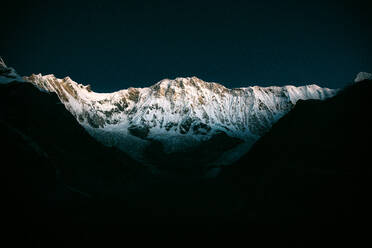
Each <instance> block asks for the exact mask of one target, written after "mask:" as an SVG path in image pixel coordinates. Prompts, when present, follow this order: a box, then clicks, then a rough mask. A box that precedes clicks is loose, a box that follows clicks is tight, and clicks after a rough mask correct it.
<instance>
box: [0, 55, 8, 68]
mask: <svg viewBox="0 0 372 248" xmlns="http://www.w3.org/2000/svg"><path fill="white" fill-rule="evenodd" d="M1 67H3V68H7V66H6V64H5V62H4V60H3V58H2V57H0V68H1Z"/></svg>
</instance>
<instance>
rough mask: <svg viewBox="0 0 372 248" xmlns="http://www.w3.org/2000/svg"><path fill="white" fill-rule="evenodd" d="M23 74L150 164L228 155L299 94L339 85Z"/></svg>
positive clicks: (325, 93)
mask: <svg viewBox="0 0 372 248" xmlns="http://www.w3.org/2000/svg"><path fill="white" fill-rule="evenodd" d="M25 80H27V81H30V82H32V83H33V84H34V85H35V86H36V87H38V88H39V89H40V90H42V91H47V92H55V93H56V94H57V95H58V97H59V98H60V100H61V102H62V103H63V104H65V106H66V108H67V109H68V110H69V111H70V112H71V113H72V114H73V115H74V116H75V118H76V119H77V120H78V121H79V123H80V124H81V125H82V126H84V127H85V129H86V130H87V131H88V132H89V133H90V134H91V135H92V136H94V137H95V138H97V139H98V140H100V141H101V142H102V143H104V144H105V145H107V146H116V147H118V148H120V149H121V150H123V151H126V152H127V153H128V154H130V155H131V156H133V157H134V158H136V159H137V160H140V161H142V162H145V163H147V164H153V165H154V164H155V165H156V164H164V163H165V162H170V161H172V164H174V162H177V163H176V164H178V165H181V164H182V166H186V167H187V166H190V163H189V162H190V161H194V163H195V161H199V162H200V163H203V164H207V165H217V164H218V165H221V164H228V163H231V162H232V161H234V160H235V159H237V158H239V157H240V156H241V155H242V154H243V153H245V152H246V151H247V150H248V149H249V147H250V146H251V145H252V144H253V143H254V142H255V141H256V140H257V139H258V138H259V137H261V136H262V135H263V134H264V133H265V132H267V131H268V130H269V128H270V127H271V126H272V124H273V123H275V122H276V121H277V120H278V119H279V118H281V117H282V116H283V115H284V114H286V113H287V112H288V111H290V110H291V109H292V107H293V106H294V105H295V104H296V102H297V101H298V100H300V99H301V100H307V99H326V98H328V97H331V96H333V95H335V94H336V92H337V90H332V89H328V88H321V87H319V86H317V85H314V84H313V85H306V86H301V87H295V86H284V87H276V86H272V87H259V86H253V87H245V88H236V89H229V88H226V87H225V86H223V85H221V84H218V83H213V82H212V83H209V82H205V81H203V80H201V79H199V78H197V77H186V78H176V79H173V80H170V79H164V80H161V81H160V82H158V83H156V84H154V85H152V86H150V87H147V88H129V89H125V90H120V91H117V92H113V93H96V92H93V91H92V90H91V89H90V87H89V86H84V85H82V84H78V83H76V82H74V81H73V80H71V79H70V78H69V77H65V78H63V79H58V78H56V77H55V76H54V75H45V76H43V75H41V74H37V75H35V74H33V75H31V76H30V77H25ZM211 151H216V153H214V152H211ZM178 155H183V156H182V159H179V158H180V157H179V156H178ZM188 157H189V158H192V160H190V161H187V158H188ZM185 161H186V162H185ZM182 166H181V167H182Z"/></svg>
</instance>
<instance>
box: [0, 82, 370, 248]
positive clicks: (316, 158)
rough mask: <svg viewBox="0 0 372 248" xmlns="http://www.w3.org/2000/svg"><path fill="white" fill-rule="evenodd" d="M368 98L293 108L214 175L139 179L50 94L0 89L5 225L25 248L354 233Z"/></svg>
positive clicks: (365, 186)
mask: <svg viewBox="0 0 372 248" xmlns="http://www.w3.org/2000/svg"><path fill="white" fill-rule="evenodd" d="M371 97H372V82H371V81H364V82H360V83H357V84H353V85H351V86H350V87H348V88H346V89H345V90H343V91H342V92H340V93H339V94H338V95H337V96H336V97H334V98H331V99H328V100H326V101H301V102H299V103H298V104H297V105H296V107H295V108H294V109H293V110H292V111H291V112H290V113H289V114H287V115H286V116H284V117H283V118H282V119H281V120H279V122H277V124H275V125H274V126H273V127H272V129H271V130H270V132H268V133H267V134H266V135H265V136H264V137H263V138H262V139H260V140H259V141H258V142H257V143H256V144H255V145H254V147H253V148H252V149H251V150H250V152H249V153H248V154H246V155H245V156H244V157H243V158H242V159H241V160H239V161H238V162H237V163H235V164H234V165H231V166H229V167H226V168H225V169H224V170H223V171H222V173H221V175H220V176H219V177H218V178H215V179H204V180H201V179H195V180H190V181H189V182H183V181H179V180H178V178H175V179H172V178H159V177H155V176H153V175H150V174H149V173H148V171H147V169H146V168H144V167H143V166H142V165H141V164H138V163H136V162H135V161H133V160H132V159H130V158H129V157H128V156H127V155H126V154H124V153H122V152H120V151H118V150H115V149H112V148H107V147H104V146H103V145H101V144H100V143H98V142H97V141H95V140H94V139H93V138H92V137H90V136H89V135H88V134H87V132H86V131H85V130H84V129H83V128H82V127H81V126H80V125H79V124H78V123H77V121H76V120H75V119H74V117H73V116H72V115H71V114H70V113H69V112H68V111H67V110H66V109H65V108H64V106H63V105H62V104H60V103H59V100H58V98H57V96H56V95H54V94H47V93H44V92H40V91H39V90H37V89H36V88H35V87H33V86H32V85H31V84H26V83H16V82H14V83H10V84H3V85H0V103H1V105H0V106H1V108H0V127H1V129H0V138H1V143H2V148H1V151H2V152H1V156H2V160H3V161H5V162H4V163H2V170H3V174H4V175H6V190H5V191H6V192H5V193H6V194H5V198H4V199H5V203H6V204H5V205H6V206H7V213H8V217H9V218H7V221H6V222H5V224H6V225H7V227H8V228H7V229H8V230H9V233H11V234H12V236H15V239H14V240H17V241H19V242H24V243H26V244H28V246H37V245H46V246H48V245H49V246H55V245H56V244H59V245H66V246H68V245H69V242H70V241H72V240H79V241H82V242H91V241H94V240H95V239H96V238H102V239H111V240H113V239H117V240H125V239H126V238H130V237H131V235H132V234H133V233H135V234H136V235H140V236H142V237H146V236H147V235H150V234H156V235H157V236H159V237H161V236H169V235H174V234H176V235H182V236H184V237H190V233H200V234H202V235H205V234H207V233H209V232H210V233H221V234H222V235H221V236H214V237H215V238H218V237H227V236H228V235H230V234H234V236H235V238H236V239H241V240H243V241H245V242H247V243H249V242H250V241H251V240H252V239H253V238H257V237H260V236H261V235H262V236H264V237H266V239H268V237H273V235H279V236H281V237H282V238H283V237H285V238H288V239H290V240H294V239H301V240H309V239H310V240H311V239H316V240H317V239H324V238H325V237H324V236H323V235H322V234H324V233H323V232H322V228H321V227H325V226H327V227H328V226H329V225H333V226H334V225H335V224H336V225H338V228H337V229H335V228H334V227H333V229H332V230H333V231H334V232H336V230H337V233H338V235H340V233H344V232H348V231H351V230H352V229H354V230H355V229H358V227H361V225H360V224H359V223H360V222H362V221H364V220H366V221H367V220H368V218H367V217H369V216H370V214H369V213H370V209H371V206H370V204H368V200H369V197H368V196H369V194H370V189H371V168H370V166H369V163H368V161H369V158H370V156H369V151H370V141H371V130H370V122H369V115H370V112H371V111H370V104H369V101H370V99H371ZM361 220H362V221H361ZM349 223H352V224H350V225H349ZM289 226H290V227H289ZM293 227H294V228H293ZM305 227H306V228H307V229H308V230H307V231H304V230H305V229H304V228H305ZM340 230H341V231H340ZM257 234H260V235H257ZM360 234H361V235H362V233H360ZM327 235H328V238H329V237H330V231H328V232H327ZM304 236H306V239H304ZM192 237H194V236H192ZM192 237H191V238H192ZM326 238H327V237H326ZM236 239H235V240H236ZM268 240H271V241H272V242H274V241H275V240H273V239H268Z"/></svg>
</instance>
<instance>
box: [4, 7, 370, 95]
mask: <svg viewBox="0 0 372 248" xmlns="http://www.w3.org/2000/svg"><path fill="white" fill-rule="evenodd" d="M8 2H11V3H1V6H0V13H1V29H2V30H1V33H0V34H1V41H0V42H1V43H0V45H1V46H0V48H1V49H0V56H2V57H3V58H4V60H5V61H6V63H7V64H8V65H9V66H12V67H14V68H16V70H17V71H18V72H19V74H21V75H29V74H31V73H39V72H40V73H42V74H48V73H54V74H55V75H56V76H58V77H64V76H67V75H69V76H70V77H71V78H72V79H73V80H75V81H77V82H78V83H83V84H88V83H89V84H91V85H92V88H93V90H95V91H99V92H109V91H113V90H118V89H122V88H127V87H130V86H134V87H143V86H149V85H151V84H153V83H156V82H157V81H159V80H161V79H163V78H175V77H178V76H197V77H199V78H201V79H204V80H206V81H215V82H220V83H223V84H224V85H226V86H228V87H240V86H248V85H252V83H253V84H257V85H274V84H275V85H283V84H296V82H299V84H303V83H304V82H306V83H314V82H315V83H317V84H319V85H321V86H327V87H342V86H344V85H345V84H346V83H347V82H348V81H350V80H352V79H353V78H354V76H355V74H356V73H357V72H359V71H372V56H371V55H372V43H371V42H372V34H371V33H372V31H371V30H372V28H371V24H372V22H371V17H372V16H371V15H372V14H371V9H372V8H371V7H370V6H367V4H366V2H368V1H365V2H364V3H363V2H362V1H356V0H354V1H334V2H330V1H325V0H323V1H311V2H309V3H296V2H299V1H241V2H232V1H225V2H218V3H217V1H200V2H199V3H198V2H197V1H195V2H192V1H184V2H181V1H147V2H140V1H120V2H119V1H117V2H110V1H94V0H92V1H87V2H85V3H83V2H81V1H72V2H69V3H68V2H67V1H51V2H50V3H48V2H46V3H43V2H40V1H28V3H27V2H26V3H23V4H21V3H19V2H15V1H8Z"/></svg>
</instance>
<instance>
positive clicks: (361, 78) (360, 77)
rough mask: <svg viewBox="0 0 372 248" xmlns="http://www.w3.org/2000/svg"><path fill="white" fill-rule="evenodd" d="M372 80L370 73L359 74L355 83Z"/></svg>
mask: <svg viewBox="0 0 372 248" xmlns="http://www.w3.org/2000/svg"><path fill="white" fill-rule="evenodd" d="M371 79H372V74H371V73H368V72H359V73H358V74H357V75H356V77H355V79H354V82H355V83H358V82H361V81H364V80H371Z"/></svg>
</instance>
